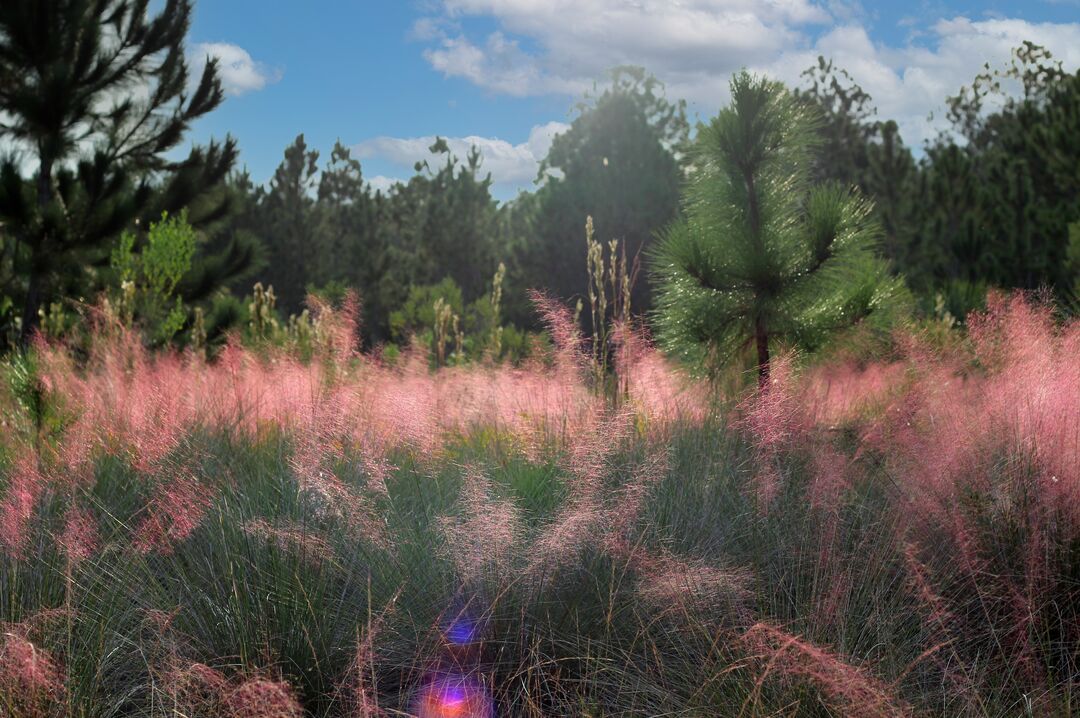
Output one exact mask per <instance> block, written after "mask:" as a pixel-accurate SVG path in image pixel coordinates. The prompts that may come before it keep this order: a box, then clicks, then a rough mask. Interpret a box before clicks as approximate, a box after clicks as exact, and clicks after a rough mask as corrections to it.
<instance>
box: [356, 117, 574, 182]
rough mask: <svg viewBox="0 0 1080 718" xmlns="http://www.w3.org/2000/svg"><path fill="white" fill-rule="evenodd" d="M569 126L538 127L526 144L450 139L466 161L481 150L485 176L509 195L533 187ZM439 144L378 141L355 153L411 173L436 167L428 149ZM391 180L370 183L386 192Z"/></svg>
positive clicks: (550, 124)
mask: <svg viewBox="0 0 1080 718" xmlns="http://www.w3.org/2000/svg"><path fill="white" fill-rule="evenodd" d="M568 127H569V125H567V124H565V123H562V122H548V123H547V124H544V125H537V126H535V127H533V128H532V130H531V131H530V132H529V137H528V139H526V140H525V141H524V142H521V143H519V144H513V143H511V142H508V141H506V140H503V139H499V138H497V137H480V136H477V135H469V136H467V137H447V138H445V139H446V143H447V145H448V146H449V147H450V151H451V152H452V153H454V154H455V155H456V156H457V157H459V158H461V159H464V158H465V156H466V155H468V153H469V150H470V148H472V147H476V148H477V149H479V150H480V154H481V157H482V164H481V165H480V172H481V173H482V174H485V173H488V172H490V173H491V179H492V181H493V182H494V183H495V185H496V186H497V187H498V189H500V190H506V191H509V192H513V191H516V190H517V189H524V188H528V187H531V186H532V183H533V181H534V180H535V179H536V174H537V170H538V168H539V165H540V160H542V159H543V158H544V157H545V156H546V155H547V152H548V149H549V148H550V147H551V142H552V140H553V139H554V137H555V135H557V134H559V133H560V132H563V131H565V130H566V129H567V128H568ZM434 143H435V137H434V136H426V137H375V138H372V139H369V140H364V141H363V142H360V143H359V144H357V145H356V146H354V148H353V151H354V152H355V154H356V156H357V157H359V158H361V159H376V158H377V159H380V160H383V161H385V162H387V163H389V164H391V165H393V166H395V167H397V168H400V169H402V170H404V171H405V172H407V173H411V172H412V169H413V165H415V164H416V163H417V162H422V161H424V160H427V161H429V162H431V164H433V165H434V164H435V163H436V162H435V160H436V159H437V156H436V155H433V154H432V153H431V152H430V151H429V150H428V148H429V147H431V145H432V144H434ZM397 181H399V180H391V179H390V178H387V177H384V176H382V175H379V176H377V177H374V178H372V179H370V180H369V182H371V185H372V186H373V187H376V188H377V189H378V188H382V189H386V188H388V187H389V186H391V185H392V183H393V182H397Z"/></svg>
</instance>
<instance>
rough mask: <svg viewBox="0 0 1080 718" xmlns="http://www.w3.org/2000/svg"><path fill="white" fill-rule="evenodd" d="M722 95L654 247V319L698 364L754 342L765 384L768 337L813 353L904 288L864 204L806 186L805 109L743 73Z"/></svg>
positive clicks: (881, 311) (883, 311)
mask: <svg viewBox="0 0 1080 718" xmlns="http://www.w3.org/2000/svg"><path fill="white" fill-rule="evenodd" d="M731 95H732V102H731V106H730V107H728V108H726V109H724V110H722V111H721V112H720V114H719V115H718V116H717V117H716V118H714V119H713V120H712V122H711V123H710V124H709V125H708V126H705V127H702V128H700V130H699V132H698V136H697V139H696V143H695V146H694V149H693V153H692V155H691V160H692V163H693V169H692V172H691V175H690V180H689V182H688V184H687V188H686V193H685V198H684V218H683V219H681V220H679V221H677V222H676V223H675V224H673V225H672V226H671V227H669V228H668V229H667V230H665V232H664V233H663V235H662V242H661V244H660V246H659V248H658V250H657V252H656V255H655V261H654V272H655V276H656V281H657V287H658V307H657V312H656V325H657V327H658V329H659V339H660V341H661V342H662V344H663V345H664V346H665V347H666V348H667V349H668V350H670V351H671V352H672V353H674V354H676V355H677V356H679V357H680V358H682V359H685V360H689V361H690V362H691V363H693V364H696V365H698V366H712V367H713V368H716V367H717V366H718V365H719V363H720V362H723V361H724V360H727V359H730V358H731V357H733V356H735V355H736V354H738V353H739V352H741V351H743V350H744V349H745V348H747V347H748V346H751V345H755V346H756V349H757V358H758V371H759V378H760V379H761V380H762V381H764V380H765V379H767V376H768V368H769V351H770V346H771V345H772V344H774V343H777V342H783V343H785V344H786V345H789V346H790V345H796V346H802V347H806V348H809V349H813V348H816V347H818V346H820V345H821V344H822V342H823V341H824V339H825V338H826V337H827V336H828V335H829V334H830V333H831V332H833V331H835V330H837V329H840V328H842V327H845V326H850V325H852V324H853V323H855V322H859V321H867V320H868V319H869V320H870V321H872V322H875V323H877V322H880V323H882V324H883V325H885V324H887V323H888V321H889V320H890V318H891V315H892V313H893V311H894V310H901V309H902V308H903V304H904V290H903V285H902V283H901V282H900V281H899V280H896V279H894V278H891V277H890V276H889V275H888V271H887V268H886V265H885V264H884V262H882V261H881V260H880V259H879V258H878V257H877V255H876V245H877V243H878V241H879V238H880V228H879V225H878V224H877V222H876V221H875V220H874V218H873V216H872V205H871V203H870V202H869V201H868V200H866V199H864V198H862V197H860V196H859V195H858V194H856V193H853V192H852V191H849V190H847V189H843V188H841V187H839V186H836V185H831V184H826V185H819V186H816V187H814V186H811V184H810V172H809V168H810V166H811V160H812V156H813V155H812V150H813V148H814V145H815V134H814V133H815V131H816V130H817V128H818V126H819V119H818V117H817V116H816V115H815V114H814V113H813V112H812V110H811V109H809V108H808V107H807V105H806V104H804V103H802V102H799V101H798V100H797V99H796V98H795V97H793V96H792V95H791V94H790V93H789V92H788V91H787V90H786V89H784V87H783V86H782V85H780V84H779V83H776V82H772V81H769V80H766V79H759V78H755V77H752V76H751V75H749V74H747V73H745V72H744V73H741V74H739V75H737V76H736V77H735V78H734V79H733V80H732V83H731Z"/></svg>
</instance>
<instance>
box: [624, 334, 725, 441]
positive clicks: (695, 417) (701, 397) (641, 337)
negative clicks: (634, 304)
mask: <svg viewBox="0 0 1080 718" xmlns="http://www.w3.org/2000/svg"><path fill="white" fill-rule="evenodd" d="M612 341H613V343H614V344H615V373H616V375H617V376H618V378H619V387H620V391H621V392H622V394H623V395H624V396H625V398H627V399H628V400H629V401H630V402H631V404H632V406H633V407H634V409H635V410H636V411H637V412H639V413H640V414H641V416H642V418H644V419H645V420H646V421H647V422H648V424H649V429H650V433H651V434H653V435H654V436H657V435H658V432H666V431H668V430H669V429H670V428H671V427H672V425H674V424H675V423H676V422H679V421H682V422H689V423H691V424H700V423H701V422H703V421H704V420H705V419H706V418H707V417H708V415H709V412H710V406H709V397H710V396H711V394H712V391H711V389H710V387H709V386H708V385H707V384H705V383H704V382H701V381H698V380H695V379H692V378H691V377H690V376H688V375H687V374H686V373H685V372H683V371H682V370H681V369H679V368H678V367H676V366H675V365H673V364H672V363H671V362H670V361H668V360H667V359H666V358H665V357H664V356H663V354H661V353H660V352H659V351H658V350H657V349H656V347H655V346H653V344H652V342H651V341H650V339H649V337H648V336H647V334H646V332H645V330H644V329H640V328H637V327H633V326H628V325H625V324H623V323H618V324H616V325H615V327H614V329H613V331H612Z"/></svg>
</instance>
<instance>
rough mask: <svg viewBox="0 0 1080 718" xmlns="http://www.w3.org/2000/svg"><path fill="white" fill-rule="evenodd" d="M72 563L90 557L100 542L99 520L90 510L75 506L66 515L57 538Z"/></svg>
mask: <svg viewBox="0 0 1080 718" xmlns="http://www.w3.org/2000/svg"><path fill="white" fill-rule="evenodd" d="M57 543H59V545H60V547H61V548H62V549H63V551H64V553H65V554H66V555H67V557H68V560H69V561H71V562H72V563H79V562H81V561H83V560H85V559H88V558H90V557H91V556H93V555H94V552H95V551H97V549H98V546H99V544H100V539H99V536H98V526H97V520H96V519H95V518H94V515H93V513H91V512H90V511H88V510H86V509H84V508H80V507H77V506H73V507H71V508H69V509H68V510H67V513H66V514H65V515H64V529H63V531H62V532H61V534H60V536H59V537H58V539H57Z"/></svg>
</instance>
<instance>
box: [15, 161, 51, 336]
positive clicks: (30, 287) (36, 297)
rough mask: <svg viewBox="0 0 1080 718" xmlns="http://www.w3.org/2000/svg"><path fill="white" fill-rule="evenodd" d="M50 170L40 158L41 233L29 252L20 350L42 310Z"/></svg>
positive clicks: (49, 163)
mask: <svg viewBox="0 0 1080 718" xmlns="http://www.w3.org/2000/svg"><path fill="white" fill-rule="evenodd" d="M52 168H53V160H52V158H51V157H46V156H42V158H41V166H40V168H39V169H38V178H37V201H38V216H39V217H40V219H41V222H42V230H41V235H40V236H39V237H38V238H37V241H36V242H34V243H33V244H32V249H31V251H30V277H29V281H28V282H27V286H26V300H25V301H24V302H23V312H22V328H21V329H20V332H19V345H20V346H23V347H25V346H27V345H28V344H29V343H30V339H31V338H32V337H33V336H34V332H35V331H36V330H37V328H38V324H40V318H39V317H38V310H39V309H40V308H41V303H42V300H43V294H44V292H43V287H42V283H43V280H44V274H45V272H44V271H43V265H44V263H45V257H46V256H47V255H46V252H48V247H47V244H48V241H49V236H48V234H47V233H46V231H45V229H44V219H45V210H46V208H47V207H48V206H49V203H50V202H52V199H53V190H52Z"/></svg>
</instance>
